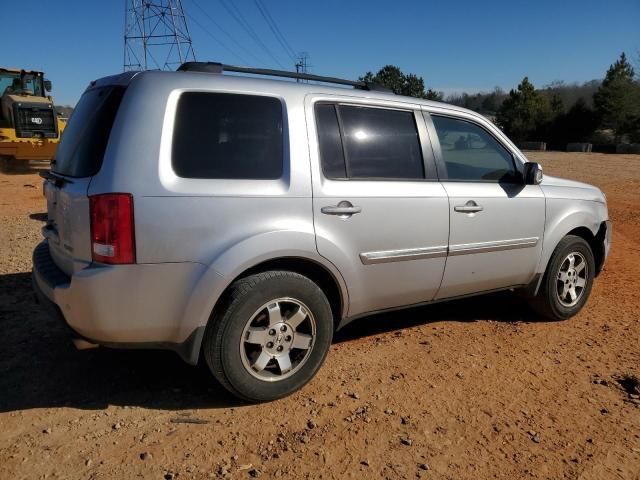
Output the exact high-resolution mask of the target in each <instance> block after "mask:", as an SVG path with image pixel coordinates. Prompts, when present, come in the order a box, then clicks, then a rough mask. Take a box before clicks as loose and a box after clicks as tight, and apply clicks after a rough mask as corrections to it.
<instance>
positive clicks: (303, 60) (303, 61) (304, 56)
mask: <svg viewBox="0 0 640 480" xmlns="http://www.w3.org/2000/svg"><path fill="white" fill-rule="evenodd" d="M297 60H298V61H297V62H296V72H298V73H303V74H304V73H308V72H309V67H311V65H309V62H308V61H309V54H308V53H307V52H300V53H299V54H298V58H297ZM300 80H301V79H297V80H296V81H298V82H300Z"/></svg>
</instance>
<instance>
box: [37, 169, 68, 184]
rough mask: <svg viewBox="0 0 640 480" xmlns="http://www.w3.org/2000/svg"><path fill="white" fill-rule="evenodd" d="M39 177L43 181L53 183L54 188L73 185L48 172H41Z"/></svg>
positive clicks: (65, 179) (60, 176) (66, 179)
mask: <svg viewBox="0 0 640 480" xmlns="http://www.w3.org/2000/svg"><path fill="white" fill-rule="evenodd" d="M39 175H40V176H41V177H42V178H44V179H45V180H47V181H49V182H51V183H53V184H54V185H55V186H56V187H62V186H63V185H64V184H65V183H73V181H72V180H69V179H68V178H66V177H63V176H62V175H59V174H57V173H55V172H52V171H50V170H43V171H42V172H40V174H39Z"/></svg>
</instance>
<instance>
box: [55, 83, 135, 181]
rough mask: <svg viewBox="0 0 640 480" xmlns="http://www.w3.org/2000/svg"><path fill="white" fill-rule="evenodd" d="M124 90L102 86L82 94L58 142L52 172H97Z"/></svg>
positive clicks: (84, 174)
mask: <svg viewBox="0 0 640 480" xmlns="http://www.w3.org/2000/svg"><path fill="white" fill-rule="evenodd" d="M124 91H125V89H124V88H123V87H102V88H94V89H92V90H88V91H87V92H85V93H84V94H83V95H82V97H81V98H80V101H79V102H78V104H77V105H76V108H75V109H74V110H73V113H72V114H71V118H70V119H69V123H68V124H67V127H66V128H65V130H64V133H63V135H62V138H61V139H60V143H59V144H58V148H57V150H56V156H55V160H54V162H52V170H53V171H54V172H57V173H61V174H62V175H67V176H70V177H91V176H93V175H95V174H96V173H98V170H100V167H101V166H102V159H103V157H104V152H105V150H106V148H107V142H108V140H109V135H110V134H111V127H112V125H113V121H114V119H115V117H116V113H117V112H118V107H119V106H120V101H121V100H122V96H123V95H124Z"/></svg>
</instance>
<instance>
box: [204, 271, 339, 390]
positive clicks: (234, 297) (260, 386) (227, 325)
mask: <svg viewBox="0 0 640 480" xmlns="http://www.w3.org/2000/svg"><path fill="white" fill-rule="evenodd" d="M333 330H334V329H333V315H332V313H331V307H330V305H329V301H328V300H327V297H326V296H325V294H324V293H323V291H322V290H321V289H320V287H318V285H316V284H315V283H314V282H312V281H311V280H310V279H308V278H307V277H304V276H302V275H300V274H297V273H294V272H288V271H268V272H263V273H257V274H255V275H251V276H248V277H245V278H242V279H240V280H237V281H236V282H234V283H233V284H232V285H231V287H230V288H229V290H228V292H227V294H226V295H225V297H224V299H223V301H222V303H221V304H220V308H216V311H215V312H214V314H213V315H212V318H211V319H210V320H209V324H208V325H207V329H206V331H205V336H204V339H203V356H204V358H205V361H206V363H207V365H208V367H209V369H210V371H211V373H212V374H213V375H214V377H215V378H216V379H217V380H218V381H219V382H220V383H221V384H222V385H223V386H224V387H225V388H226V389H227V390H229V391H230V392H231V393H232V394H233V395H235V396H237V397H239V398H241V399H243V400H246V401H249V402H265V401H270V400H276V399H278V398H282V397H285V396H287V395H290V394H291V393H293V392H295V391H296V390H298V389H300V388H302V387H303V386H304V385H305V384H306V383H308V382H309V381H310V380H311V379H312V378H313V377H314V375H315V374H316V372H317V371H318V369H319V368H320V366H321V365H322V363H323V362H324V360H325V358H326V356H327V353H328V352H329V347H330V346H331V340H332V337H333ZM285 357H287V358H288V359H289V361H288V362H287V361H286V358H285ZM287 363H288V364H287Z"/></svg>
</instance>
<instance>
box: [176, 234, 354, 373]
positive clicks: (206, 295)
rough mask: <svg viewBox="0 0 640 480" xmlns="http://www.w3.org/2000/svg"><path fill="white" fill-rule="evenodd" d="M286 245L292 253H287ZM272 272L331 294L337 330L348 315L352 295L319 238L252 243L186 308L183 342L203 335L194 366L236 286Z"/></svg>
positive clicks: (275, 237) (217, 264) (217, 267)
mask: <svg viewBox="0 0 640 480" xmlns="http://www.w3.org/2000/svg"><path fill="white" fill-rule="evenodd" d="M283 245H286V246H287V247H288V248H286V249H283V248H282V246H283ZM267 270H288V271H293V272H296V273H299V274H301V275H305V276H307V277H309V278H310V279H311V280H313V281H314V282H316V283H317V284H318V285H319V286H320V288H321V289H322V290H323V291H324V292H325V294H326V295H327V298H328V300H329V303H330V305H331V310H332V314H333V316H334V327H335V326H337V325H338V324H339V322H340V320H341V319H342V318H343V317H344V316H345V315H346V312H347V309H348V306H349V293H348V290H347V286H346V283H345V281H344V279H343V278H342V275H341V273H340V272H339V270H338V269H337V268H336V267H335V266H334V265H333V264H332V263H330V262H329V261H327V260H326V259H324V257H322V256H320V254H318V253H317V252H316V251H315V236H314V235H313V233H307V232H293V231H282V232H270V233H267V234H262V235H257V236H254V237H250V238H248V239H246V240H245V241H243V242H239V243H238V244H236V245H235V246H234V247H232V248H230V249H229V250H227V251H225V252H223V253H222V254H220V255H218V256H217V258H216V259H215V260H214V261H212V262H211V263H210V265H209V266H208V268H207V269H206V271H205V272H204V274H203V275H202V276H201V278H200V280H199V281H198V283H197V285H196V288H195V289H194V291H193V292H192V294H191V297H190V299H189V301H188V304H187V306H186V308H185V311H184V314H183V318H182V322H181V324H180V325H179V326H178V330H177V332H176V338H177V339H185V338H188V337H190V336H191V335H192V334H193V333H194V332H196V331H197V332H199V333H198V334H197V335H196V338H195V340H194V341H193V342H192V343H191V345H190V347H189V348H190V351H191V353H190V356H189V363H196V362H197V359H198V355H199V352H200V346H201V342H202V337H203V334H204V329H205V327H206V325H207V324H208V322H209V320H210V318H211V316H212V315H213V313H214V312H215V311H216V309H217V308H219V307H220V304H221V302H222V301H223V299H224V298H225V295H226V293H227V292H228V290H229V287H230V286H231V285H232V284H233V282H235V281H236V280H238V279H240V278H243V277H246V276H248V275H251V274H253V273H258V272H263V271H267Z"/></svg>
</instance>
